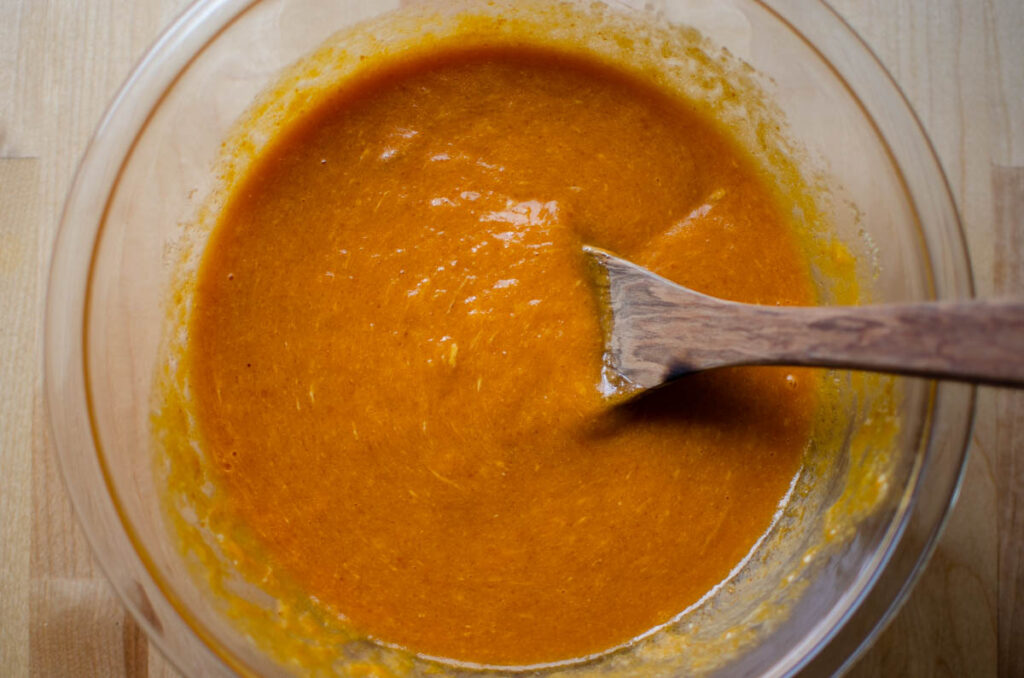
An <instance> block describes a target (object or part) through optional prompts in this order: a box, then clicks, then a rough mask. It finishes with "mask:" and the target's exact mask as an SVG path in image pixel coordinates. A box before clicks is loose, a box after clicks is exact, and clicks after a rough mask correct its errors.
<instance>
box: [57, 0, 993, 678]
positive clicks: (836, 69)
mask: <svg viewBox="0 0 1024 678" xmlns="http://www.w3.org/2000/svg"><path fill="white" fill-rule="evenodd" d="M402 4H408V3H401V2H398V0H395V2H393V3H392V2H383V1H380V0H349V1H338V0H200V1H199V2H196V3H195V4H194V5H192V6H191V7H190V8H189V9H188V10H187V11H186V12H185V13H184V14H183V15H182V16H181V17H180V18H179V19H178V20H177V21H176V22H175V23H174V24H173V25H172V26H171V27H170V28H169V29H168V30H167V31H166V32H165V33H164V34H163V35H162V36H161V37H160V39H159V40H158V42H157V43H156V44H155V45H154V46H153V48H152V49H151V50H150V51H149V53H148V54H147V55H146V57H145V58H144V59H143V60H142V62H141V63H140V64H139V66H138V67H137V68H136V70H135V71H134V72H133V73H132V75H131V77H130V78H129V79H128V81H127V83H126V84H125V85H124V87H123V88H122V89H121V91H120V92H119V93H118V95H117V97H116V98H115V100H114V102H113V103H112V104H111V106H110V108H109V110H108V112H107V114H106V115H105V117H104V118H103V121H102V122H101V124H100V126H99V128H98V129H97V131H96V133H95V135H94V136H93V139H92V141H91V143H90V145H89V148H88V150H87V152H86V154H85V157H84V158H83V160H82V163H81V165H80V167H79V170H78V173H77V175H76V177H75V181H74V184H73V186H72V188H71V190H70V192H69V194H68V197H67V202H66V206H65V210H64V215H63V218H62V222H61V225H60V231H59V236H58V239H57V243H56V246H55V252H54V256H53V260H52V267H51V271H50V280H49V291H48V295H47V311H46V333H45V361H46V365H45V380H46V400H47V408H48V412H49V418H50V424H51V427H52V433H53V438H54V441H55V443H56V448H57V452H58V456H59V459H60V463H61V468H62V471H63V474H64V478H65V481H66V483H67V487H68V491H69V492H70V495H71V498H72V501H73V503H74V506H75V509H76V511H77V514H78V517H79V519H80V521H81V523H82V525H83V527H84V529H85V532H86V535H87V537H88V539H89V541H90V543H91V544H92V547H93V549H94V552H95V554H96V557H97V559H98V560H99V562H100V564H101V566H102V567H103V569H104V571H105V572H106V574H107V576H108V577H109V579H110V581H111V582H112V584H113V585H114V587H115V589H116V590H117V592H118V594H119V595H120V597H121V598H122V600H123V601H124V603H125V605H127V607H128V608H129V609H130V610H131V612H132V614H133V615H134V616H135V618H136V619H137V621H138V622H139V624H140V625H141V626H142V627H143V628H144V629H145V630H146V632H147V633H148V634H149V637H150V639H151V640H152V641H153V643H154V644H156V645H157V646H158V647H159V648H160V649H161V650H162V651H163V652H164V653H165V654H166V655H167V657H168V658H169V659H170V660H171V661H172V662H173V663H174V664H175V665H176V666H177V667H178V668H179V669H180V670H182V671H183V672H184V673H186V674H188V675H193V676H214V675H230V674H231V673H232V672H237V673H240V674H243V675H287V674H289V673H291V672H294V671H295V670H297V669H296V666H294V665H289V663H288V662H287V660H285V661H283V662H282V661H281V658H280V657H278V658H276V659H275V658H274V657H272V656H270V655H269V654H267V653H266V652H264V650H263V649H262V646H261V645H260V644H259V643H257V642H254V641H253V640H252V639H251V638H249V637H247V636H246V634H245V633H243V632H241V631H240V630H239V629H238V628H237V627H236V626H234V625H233V624H231V623H230V622H228V621H227V620H226V618H225V617H224V616H223V615H222V614H221V613H220V612H219V611H218V606H217V605H216V603H215V601H212V600H211V599H210V598H209V593H208V592H207V591H205V590H204V589H203V587H202V586H200V585H199V584H198V583H197V581H196V578H195V577H194V576H193V574H192V573H191V572H190V571H189V568H188V567H187V566H186V564H185V563H184V562H183V559H182V556H181V553H180V551H179V549H178V547H177V545H176V543H175V540H174V539H173V538H172V537H171V533H170V531H169V530H168V529H167V528H166V526H165V524H164V517H163V513H162V511H163V509H162V507H161V501H160V496H161V492H160V490H159V488H158V487H157V481H156V477H157V474H156V473H155V472H154V471H155V470H154V464H155V463H156V461H155V460H156V458H157V457H156V456H155V455H154V454H153V453H152V449H151V448H152V442H151V431H150V415H151V408H152V404H153V395H152V394H153V384H154V379H155V377H156V368H155V366H156V364H157V361H158V358H159V351H160V345H161V341H162V333H163V332H164V331H165V329H166V325H165V322H164V321H165V316H166V312H165V308H164V307H165V301H166V297H167V294H168V289H169V286H170V285H171V282H172V278H173V270H172V269H173V266H172V265H171V263H170V259H171V258H172V257H171V256H170V255H169V253H168V252H169V250H168V248H169V244H170V243H173V242H175V240H176V238H178V237H179V236H180V234H181V232H182V230H183V229H185V228H187V227H188V224H189V223H190V222H191V221H192V220H193V219H194V218H195V215H196V213H197V210H199V209H200V208H201V205H202V200H203V198H204V196H206V195H207V194H208V193H210V191H211V190H212V189H213V188H214V187H215V185H216V182H217V180H218V178H217V176H216V174H215V172H214V171H213V170H212V168H213V167H214V166H215V163H216V160H217V157H218V153H219V150H220V144H221V142H222V141H223V140H224V139H225V138H226V137H227V136H228V135H229V133H230V132H231V130H232V127H233V125H234V124H235V122H236V120H238V119H239V118H240V116H242V115H243V113H245V111H246V110H247V109H248V108H249V107H250V105H251V104H252V102H253V100H254V98H255V97H256V96H257V95H259V94H260V93H261V92H262V91H264V90H265V89H266V88H267V87H268V86H269V85H270V84H272V83H273V82H275V81H276V80H277V78H278V77H279V74H280V73H281V71H282V69H284V68H285V67H287V66H289V65H290V64H292V63H294V62H296V61H297V60H298V59H300V58H301V57H303V56H305V55H307V54H309V53H310V52H311V51H312V50H313V49H315V48H316V47H317V46H318V45H320V44H321V43H322V42H323V41H324V40H326V39H328V38H329V36H331V35H332V34H334V33H335V32H336V31H338V30H340V29H342V28H345V27H348V26H352V25H353V24H356V23H357V22H360V21H363V20H366V19H370V18H373V17H376V16H378V15H380V14H383V13H385V12H387V11H390V10H391V9H393V8H394V7H397V6H399V5H402ZM609 4H610V5H611V6H612V8H613V9H614V10H615V11H620V12H627V13H629V12H632V13H636V14H638V15H642V16H649V17H651V18H652V20H657V21H662V22H667V23H669V24H672V23H679V24H685V25H690V26H693V27H695V28H697V29H698V30H699V31H701V32H702V33H704V34H705V35H707V36H709V38H710V39H711V40H712V41H714V42H717V43H719V44H721V45H723V46H724V47H726V48H728V50H729V51H730V52H731V53H732V54H734V55H737V56H738V57H740V58H742V59H743V60H744V61H746V62H747V63H749V64H751V65H752V66H753V67H754V69H755V70H756V71H757V72H758V73H760V74H761V75H762V76H764V78H765V82H766V83H768V84H767V89H768V91H769V94H770V95H771V96H772V98H773V100H774V101H775V102H776V103H777V104H778V106H779V107H780V109H781V114H782V115H783V116H784V118H785V120H786V121H787V123H788V125H789V130H790V132H791V133H792V135H793V137H794V138H795V141H796V142H797V144H798V145H799V146H800V147H802V148H803V149H804V150H805V151H806V153H807V155H808V157H810V158H813V159H814V162H815V163H816V164H817V165H819V166H821V167H823V168H824V171H825V172H826V174H827V175H828V177H829V180H830V182H831V184H832V185H834V186H835V187H836V193H835V201H834V204H833V205H832V208H831V210H832V213H831V215H830V216H831V219H832V221H833V223H834V225H835V228H836V231H837V234H838V235H839V237H840V238H841V239H842V240H843V241H845V242H852V243H859V246H860V247H861V248H862V250H863V251H864V252H867V253H868V255H869V256H868V255H866V256H865V257H864V258H863V260H864V261H866V262H869V264H870V265H869V266H868V268H869V269H870V270H866V271H862V273H864V276H863V277H864V279H865V281H866V284H867V285H868V287H869V288H870V296H871V298H872V300H873V301H879V302H881V301H914V300H925V299H953V298H965V297H969V296H971V294H972V282H971V272H970V267H969V263H968V259H967V256H966V250H965V244H964V238H963V234H962V232H961V229H960V224H959V220H958V217H957V213H956V209H955V206H954V203H953V200H952V198H951V196H950V193H949V190H948V187H947V184H946V181H945V178H944V176H943V174H942V171H941V169H940V167H939V163H938V162H937V160H936V157H935V154H934V152H933V150H932V148H931V146H930V144H929V142H928V139H927V138H926V136H925V134H924V132H923V131H922V129H921V126H920V124H919V123H918V121H917V119H916V118H915V116H914V114H913V112H912V111H911V109H910V107H909V106H908V104H907V102H906V100H905V99H904V97H903V96H902V94H901V93H900V91H899V89H898V88H897V87H896V85H895V84H894V83H893V82H892V80H891V79H890V78H889V76H888V75H887V74H886V72H885V70H884V69H883V68H882V66H881V65H880V64H879V63H878V61H877V60H876V59H875V58H874V56H873V55H872V54H871V52H870V51H869V50H868V48H867V47H866V46H865V45H864V44H863V43H862V42H861V41H860V40H859V38H858V37H857V36H856V35H855V34H854V32H853V31H852V30H851V29H850V28H849V27H848V26H847V25H846V24H845V23H844V22H843V21H842V20H841V19H840V18H839V17H838V16H837V15H836V14H835V13H834V12H833V11H832V10H831V9H829V8H828V6H827V5H826V4H825V3H824V2H818V1H808V0H770V1H767V0H766V1H765V2H756V1H754V0H727V1H724V2H717V3H709V2H706V1H702V0H663V1H661V2H611V3H609ZM896 384H897V387H898V388H897V389H896V391H895V392H897V393H898V394H899V396H898V402H897V403H896V414H897V416H898V418H899V421H900V427H899V433H898V435H897V436H896V437H895V438H894V440H893V444H892V446H891V449H887V450H871V449H867V450H862V451H861V453H860V454H857V455H852V454H851V453H850V449H849V448H850V444H849V439H850V438H855V437H856V433H857V430H858V428H859V427H865V426H869V425H870V424H871V422H869V421H866V420H865V419H864V416H867V415H863V414H862V415H851V422H852V424H851V429H850V433H851V435H850V436H848V441H847V442H848V444H847V446H846V447H845V448H844V449H842V450H838V452H837V456H836V459H837V462H836V467H837V469H836V470H835V472H834V474H833V476H834V478H833V481H834V482H831V484H830V487H825V488H817V489H815V491H816V492H817V493H818V495H817V496H818V498H819V500H820V501H819V508H818V510H817V513H816V514H815V515H816V516H817V517H816V518H814V520H818V521H819V522H820V521H821V520H823V518H822V516H823V515H824V514H825V513H827V511H828V508H829V507H830V506H831V505H832V504H834V503H835V502H836V501H838V500H840V498H841V495H842V491H843V487H842V483H843V479H844V478H849V477H853V476H854V475H856V472H857V471H858V466H859V465H871V464H874V463H877V458H878V455H880V454H882V453H883V452H884V453H885V456H886V459H887V460H888V463H887V464H886V465H885V467H884V469H882V468H881V467H880V468H879V470H878V471H877V473H876V472H875V470H874V469H873V468H868V471H870V472H871V473H873V474H874V475H873V476H871V477H875V478H876V480H877V481H878V484H879V486H882V487H884V492H882V493H881V494H880V495H879V499H878V501H876V502H873V503H872V504H871V506H870V510H869V511H866V512H865V513H864V515H861V516H858V518H857V520H856V522H855V524H854V525H853V526H852V527H853V529H850V530H849V531H847V532H844V533H842V534H838V535H833V536H834V538H831V539H830V540H824V537H820V536H819V537H813V536H812V537H811V542H809V543H808V544H804V546H807V547H808V548H807V549H797V550H792V549H791V552H790V553H789V556H788V557H790V559H793V558H796V559H797V560H799V561H800V562H799V563H798V562H797V560H794V561H793V563H789V564H788V565H787V567H789V566H792V567H790V570H789V571H792V572H794V573H796V574H795V575H791V576H789V577H785V578H782V577H780V578H778V580H777V581H775V580H773V582H774V583H773V587H774V588H776V589H778V590H780V591H784V592H786V593H787V601H788V602H786V613H785V614H784V615H781V616H778V618H777V619H773V620H770V621H766V620H765V619H764V618H762V617H757V615H756V614H754V613H753V612H751V613H750V614H747V613H746V612H743V614H745V615H746V616H742V615H741V616H740V617H737V619H739V625H738V626H737V627H736V628H742V630H743V631H744V633H745V634H746V635H745V636H744V640H743V641H742V642H740V641H739V640H737V641H736V642H735V643H734V645H735V648H734V649H733V650H732V651H730V652H728V653H724V654H720V653H719V654H716V655H715V658H714V659H715V660H714V661H707V662H704V663H703V664H694V663H692V662H690V663H688V664H687V663H685V662H684V661H683V659H680V656H681V655H679V656H677V655H675V654H673V653H668V656H663V655H665V654H666V653H664V652H663V653H661V654H660V655H659V654H658V653H657V652H656V651H648V650H647V649H644V648H640V649H639V650H637V654H635V655H629V656H627V658H626V659H621V658H620V659H621V660H616V661H618V663H614V664H607V663H604V664H603V663H601V662H600V661H599V662H597V663H596V664H582V665H579V666H578V667H575V668H573V669H572V670H573V671H574V672H577V673H580V674H587V673H594V672H597V671H604V672H607V673H611V674H615V675H619V674H621V675H649V674H657V675H665V674H673V673H675V674H679V673H682V672H684V671H686V672H689V671H693V670H696V669H700V672H704V673H711V674H722V675H749V674H754V673H758V674H764V675H789V674H794V673H798V672H806V673H808V674H815V675H818V674H826V673H833V672H837V671H840V670H842V669H843V668H845V667H847V666H849V665H850V663H851V662H853V661H854V659H855V658H856V657H857V656H858V654H859V653H860V652H861V651H862V650H863V649H864V648H865V647H867V646H868V645H869V644H870V642H871V641H872V639H873V638H874V637H875V636H876V635H877V634H878V633H879V632H880V630H881V629H882V628H883V627H884V625H885V623H886V621H887V620H888V619H889V618H890V617H891V616H892V614H893V612H894V611H895V609H896V608H897V607H898V605H899V603H900V602H901V601H902V600H903V599H904V598H905V597H906V595H907V592H908V591H909V589H910V587H911V586H912V584H913V582H914V580H915V579H916V577H917V575H918V574H919V572H920V571H921V568H922V567H923V565H924V563H925V561H926V560H927V558H928V556H929V555H930V553H931V552H932V550H933V548H934V545H935V543H936V540H937V538H938V534H939V532H940V530H941V528H942V525H943V522H944V520H945V518H946V516H947V514H948V512H949V510H950V508H951V506H952V504H953V502H954V501H955V498H956V494H957V489H958V486H959V482H960V477H961V472H962V469H963V466H964V460H965V453H966V446H967V441H968V435H969V430H970V426H971V421H972V415H973V402H974V391H973V389H972V388H971V387H968V386H964V385H960V384H951V383H941V384H934V383H931V382H925V381H921V380H911V379H899V380H896ZM858 417H860V418H858ZM865 468H867V467H865ZM860 470H864V469H860ZM862 476H863V474H862ZM804 480H805V481H806V482H807V483H809V486H813V484H814V482H813V481H814V478H805V479H804ZM808 520H810V519H808ZM807 534H811V535H814V534H819V533H818V532H813V531H812V532H808V533H807ZM822 534H823V533H822ZM816 540H817V541H823V540H824V541H828V542H829V543H828V544H827V548H818V547H820V546H822V544H819V543H817V541H816ZM794 563H796V564H800V563H802V566H801V567H799V568H797V569H793V568H794V567H796V566H795V565H794ZM779 571H780V572H781V571H782V570H779ZM736 586H737V587H739V588H742V581H740V582H739V583H737V584H736ZM767 602H768V603H769V604H776V603H778V604H780V605H781V604H782V603H779V602H778V599H776V598H771V597H769V599H767ZM735 603H736V601H735V600H732V599H729V598H728V597H726V598H724V599H723V600H720V601H718V603H717V608H716V604H711V605H710V606H707V607H708V609H706V610H703V611H698V612H699V613H700V614H705V615H712V617H709V618H713V617H714V616H715V615H718V616H722V615H725V616H728V615H729V614H740V612H742V610H740V608H741V607H742V605H738V604H735ZM730 606H732V607H731V608H730ZM723 610H724V611H723ZM730 610H731V611H730ZM737 610H739V612H737ZM702 619H703V618H702ZM690 621H692V620H690ZM685 623H687V618H686V617H684V618H682V619H681V620H680V622H679V624H683V625H685ZM691 626H692V624H691ZM656 635H657V634H655V636H656ZM643 642H648V641H643ZM650 642H653V643H656V641H654V640H652V641H650ZM648 649H649V648H648ZM655 649H656V648H655ZM645 652H646V654H645ZM694 652H696V653H697V654H699V653H700V649H699V648H697V649H696V650H694ZM684 659H685V658H684ZM337 668H339V670H344V669H345V666H344V662H343V661H341V660H339V663H338V665H337ZM407 669H408V671H407V672H409V673H414V674H423V673H429V672H432V671H439V670H442V669H444V670H447V669H445V667H443V666H440V667H438V666H434V665H430V664H429V662H423V663H414V664H409V665H408V667H407ZM459 672H461V673H463V674H466V673H472V671H471V670H459ZM537 673H541V674H543V673H546V671H543V670H542V671H538V672H537Z"/></svg>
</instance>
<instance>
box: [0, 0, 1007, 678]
mask: <svg viewBox="0 0 1024 678" xmlns="http://www.w3.org/2000/svg"><path fill="white" fill-rule="evenodd" d="M832 4H833V5H834V6H835V7H836V9H837V10H838V11H839V12H840V14H842V15H843V16H844V17H845V18H846V19H847V20H848V21H849V22H850V23H851V24H852V25H853V26H854V28H855V29H856V30H858V31H859V32H860V33H861V35H862V36H864V38H865V40H866V41H867V43H868V44H869V45H871V46H872V48H873V49H874V50H875V51H876V53H877V54H878V55H879V57H880V58H881V59H882V61H883V62H884V63H885V64H886V66H887V67H888V68H889V70H890V71H891V72H892V73H893V75H894V77H895V78H896V80H897V82H899V83H900V85H901V86H902V87H903V89H904V91H905V92H906V94H907V96H908V98H909V99H910V101H911V103H912V104H913V106H914V107H915V109H916V110H917V112H918V114H919V115H920V116H921V118H922V121H923V122H924V125H925V127H926V128H927V130H928V132H929V134H930V135H931V138H932V140H933V141H934V143H935V146H936V149H937V151H938V154H939V157H940V159H941V161H942V164H943V166H944V167H945V169H946V172H947V173H948V176H949V180H950V183H951V185H952V187H953V192H954V195H955V196H956V199H957V203H958V205H959V207H960V210H961V213H962V216H963V220H964V224H965V227H966V230H967V236H968V241H969V247H970V250H971V258H972V261H973V263H974V267H975V275H976V279H977V284H978V291H979V293H980V294H981V295H985V296H992V295H1011V294H1012V295H1017V296H1021V295H1024V254H1022V252H1024V41H1022V40H1021V39H1020V36H1021V35H1024V3H1021V1H1020V0H988V1H987V2H983V3H982V2H977V1H976V0H832ZM185 5H186V0H77V1H76V2H69V1H68V0H0V675H3V676H24V675H31V676H46V677H49V676H70V677H78V676H111V677H116V676H128V677H131V678H139V677H144V676H174V675H177V674H176V673H175V671H174V670H173V668H171V667H170V666H169V664H168V663H167V662H166V661H165V660H164V659H163V658H162V657H161V656H160V655H159V654H158V653H157V652H156V651H155V650H153V649H152V648H151V647H150V646H149V644H148V642H147V641H146V638H145V636H144V635H143V634H142V632H141V631H140V630H139V628H138V626H136V625H135V623H134V622H133V621H132V620H131V619H130V618H129V617H128V616H127V615H126V613H125V612H124V610H123V609H122V607H121V605H120V603H119V602H118V601H117V599H116V598H115V597H114V595H113V594H112V592H111V590H110V588H109V587H108V585H107V583H106V581H105V580H104V579H103V577H102V574H101V573H100V572H99V570H98V569H97V567H96V565H95V563H94V561H93V559H92V557H91V555H90V553H89V549H88V546H87V544H86V543H85V541H84V538H83V537H82V534H81V531H80V530H79V529H78V527H77V525H76V524H75V521H74V518H73V516H72V514H71V510H70V507H69V504H68V501H67V499H66V498H65V495H64V488H63V485H62V482H61V480H60V477H59V473H58V472H57V468H56V461H55V459H54V456H53V453H52V450H51V449H50V448H49V444H48V440H47V438H48V436H47V430H46V426H47V425H46V421H45V417H44V411H43V403H42V395H41V394H42V384H41V371H42V370H41V360H42V358H41V340H42V324H41V318H42V310H43V296H44V292H45V284H46V263H47V261H48V258H49V252H50V249H51V246H52V241H53V236H54V233H55V230H56V224H57V219H58V213H59V209H60V206H61V201H62V199H63V196H64V193H65V191H66V190H67V188H68V185H69V182H70V179H71V174H72V171H73V169H74V166H75V163H76V162H77V160H78V158H79V157H80V155H81V153H82V151H83V149H84V147H85V144H86V141H87V139H88V135H89V134H90V133H91V131H92V130H93V128H94V127H95V126H96V123H97V122H98V120H99V117H100V115H101V113H102V112H103V109H104V108H105V106H106V105H107V103H108V101H109V100H110V98H111V97H112V96H113V93H114V91H115V90H116V88H117V87H118V86H119V85H120V84H121V82H122V81H123V80H124V78H125V77H126V76H127V74H128V72H129V70H130V69H131V67H132V65H133V63H134V62H135V61H136V60H137V59H138V58H139V57H140V56H141V55H142V53H143V52H144V50H145V49H146V48H147V47H148V46H149V44H150V43H151V42H152V41H153V40H154V39H155V37H156V35H157V34H158V32H159V31H160V29H161V28H162V27H163V26H165V25H166V24H167V23H169V22H170V20H171V19H172V18H173V17H174V16H175V15H176V14H177V13H178V12H180V11H181V10H182V9H183V8H184V6H185ZM1015 448H1016V451H1018V452H1019V453H1020V454H1021V460H1020V462H1019V463H1018V462H1016V461H1015ZM1022 639H1024V392H1022V393H1013V392H1009V391H998V390H994V389H983V390H982V392H981V394H980V397H979V403H978V418H977V425H976V427H975V432H974V437H973V444H972V455H971V460H970V464H969V467H968V470H967V476H966V479H965V484H964V488H963V492H962V495H961V497H960V502H959V504H958V505H957V508H956V510H955V511H954V513H953V516H952V518H951V519H950V522H949V525H948V527H947V529H946V532H945V535H944V536H943V538H942V541H941V544H940V546H939V549H938V551H937V553H936V555H935V557H934V558H933V559H932V561H931V563H930V564H929V565H928V567H927V569H926V571H925V573H924V575H923V577H922V578H921V581H920V582H919V583H918V585H917V587H916V589H915V590H914V593H913V594H912V595H911V597H910V600H909V602H908V603H907V604H906V606H905V607H904V608H903V610H902V611H901V612H900V613H899V615H898V616H897V617H896V619H895V621H894V622H893V623H892V625H891V626H890V627H889V629H888V630H886V631H885V633H884V634H883V635H882V636H881V638H880V639H879V641H878V642H877V643H876V644H875V646H874V647H873V648H872V649H871V650H869V651H868V652H867V654H866V655H865V656H864V657H863V658H862V659H861V660H860V662H859V663H858V665H857V666H856V667H855V669H854V671H853V674H854V675H857V676H861V675H863V676H876V675H886V676H889V675H898V676H903V675H913V676H939V675H941V676H946V675H950V676H967V675H977V676H989V675H994V674H996V673H997V672H998V674H999V675H1002V676H1021V675H1024V640H1022Z"/></svg>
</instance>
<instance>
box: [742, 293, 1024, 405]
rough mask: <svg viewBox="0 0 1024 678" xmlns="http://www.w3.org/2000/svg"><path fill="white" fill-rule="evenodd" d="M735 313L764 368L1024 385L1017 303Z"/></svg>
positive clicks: (1021, 312) (1021, 311)
mask: <svg viewBox="0 0 1024 678" xmlns="http://www.w3.org/2000/svg"><path fill="white" fill-rule="evenodd" d="M735 306H737V307H739V306H744V311H745V313H743V312H741V313H733V314H729V315H731V316H733V319H734V321H736V322H738V323H740V324H741V325H742V326H745V327H746V333H747V335H748V339H747V341H748V342H749V349H748V350H750V351H757V350H759V347H760V350H762V351H763V356H764V358H765V362H770V363H778V364H790V365H814V366H825V367H845V368H852V369H863V370H872V371H881V372H896V373H900V374H909V375H916V376H924V377H937V378H943V379H956V380H960V381H972V382H979V383H988V384H997V385H1013V386H1024V302H1021V301H972V302H936V303H923V304H908V305H879V306H863V307H813V308H792V307H778V306H776V307H764V306H745V305H742V304H736V305H735ZM737 329H740V328H739V327H737ZM759 362H760V361H759Z"/></svg>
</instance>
